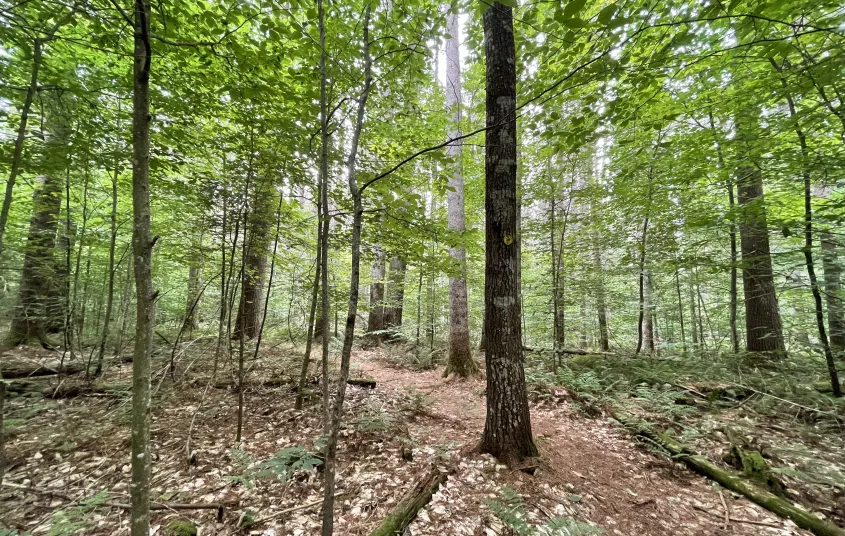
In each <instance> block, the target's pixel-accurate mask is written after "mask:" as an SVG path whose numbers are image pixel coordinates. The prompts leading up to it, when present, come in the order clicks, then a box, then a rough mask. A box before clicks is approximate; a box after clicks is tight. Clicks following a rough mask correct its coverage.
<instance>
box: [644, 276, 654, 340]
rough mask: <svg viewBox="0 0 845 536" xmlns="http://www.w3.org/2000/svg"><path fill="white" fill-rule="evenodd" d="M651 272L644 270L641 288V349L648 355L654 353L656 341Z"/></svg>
mask: <svg viewBox="0 0 845 536" xmlns="http://www.w3.org/2000/svg"><path fill="white" fill-rule="evenodd" d="M651 277H652V276H651V270H649V269H646V270H645V274H644V279H645V280H644V281H643V283H644V286H643V308H644V309H645V318H643V347H645V351H646V352H649V353H653V352H654V342H655V339H657V321H656V315H655V306H654V287H653V286H652V285H653V282H652V279H651Z"/></svg>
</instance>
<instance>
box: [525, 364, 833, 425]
mask: <svg viewBox="0 0 845 536" xmlns="http://www.w3.org/2000/svg"><path fill="white" fill-rule="evenodd" d="M550 367H551V365H550V363H549V362H548V359H537V358H532V356H531V354H529V358H528V359H527V361H526V380H527V381H528V384H529V391H530V392H531V393H532V394H533V395H534V396H537V397H543V396H551V393H552V391H551V389H550V387H552V386H555V385H559V386H563V387H565V388H566V389H567V390H569V391H571V392H572V393H573V394H575V395H577V398H579V399H581V400H583V401H585V402H588V403H592V404H599V405H600V404H604V403H615V404H620V403H621V404H625V405H631V404H635V405H636V406H638V407H640V408H642V409H644V410H646V411H648V412H653V413H655V414H657V415H659V416H662V417H663V418H665V419H667V420H669V421H674V420H677V418H679V417H683V416H684V415H686V414H689V413H694V412H702V411H704V412H718V411H723V410H728V409H731V408H739V407H745V408H747V409H749V410H752V411H754V412H755V413H758V414H760V415H764V416H773V417H777V416H782V415H784V414H789V415H790V416H791V418H792V419H795V420H798V421H800V422H803V423H805V424H812V425H816V424H819V425H830V426H836V427H838V426H839V425H841V423H842V421H843V419H845V399H836V398H834V397H833V396H832V395H831V394H830V393H829V392H828V390H827V389H825V388H824V387H825V386H827V385H829V382H827V383H825V380H826V368H825V364H824V362H823V360H822V359H821V358H819V357H817V356H814V355H806V354H803V355H802V354H797V355H794V356H790V357H789V358H785V359H781V360H779V361H776V362H763V363H761V362H760V361H759V359H754V358H752V357H750V356H746V355H732V354H731V355H720V354H708V355H694V356H681V355H665V356H664V355H661V356H612V357H606V356H601V355H586V356H575V357H574V358H571V359H566V360H564V362H563V363H562V364H561V365H559V366H558V369H557V372H551V371H550V370H549V369H550Z"/></svg>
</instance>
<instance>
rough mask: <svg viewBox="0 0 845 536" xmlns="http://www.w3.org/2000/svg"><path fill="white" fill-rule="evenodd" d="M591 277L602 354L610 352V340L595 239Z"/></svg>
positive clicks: (601, 273) (597, 247)
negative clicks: (593, 284)
mask: <svg viewBox="0 0 845 536" xmlns="http://www.w3.org/2000/svg"><path fill="white" fill-rule="evenodd" d="M593 271H594V274H593V276H594V277H595V278H596V284H595V289H596V311H597V313H598V321H599V349H600V350H601V351H602V352H608V351H610V340H609V338H608V334H607V305H606V304H605V295H604V267H603V266H602V260H601V248H600V246H599V244H598V239H597V237H595V236H594V237H593Z"/></svg>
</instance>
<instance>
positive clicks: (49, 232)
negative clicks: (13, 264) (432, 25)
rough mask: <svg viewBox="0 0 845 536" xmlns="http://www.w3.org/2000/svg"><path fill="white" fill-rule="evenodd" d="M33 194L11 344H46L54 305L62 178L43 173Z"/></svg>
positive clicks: (9, 337)
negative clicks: (53, 289)
mask: <svg viewBox="0 0 845 536" xmlns="http://www.w3.org/2000/svg"><path fill="white" fill-rule="evenodd" d="M40 181H41V187H40V188H39V189H38V190H37V191H36V193H35V199H34V202H33V209H32V219H31V220H30V223H29V236H28V238H27V241H26V249H25V250H24V261H23V271H22V272H21V282H20V291H19V295H18V306H17V307H16V308H15V311H14V313H13V317H12V325H11V327H10V329H9V334H8V342H9V344H10V345H12V346H17V345H19V344H26V343H28V342H30V341H31V340H37V341H38V342H40V343H41V344H42V345H48V343H47V340H46V334H47V327H48V324H49V322H50V320H51V319H52V318H53V313H54V312H55V307H53V305H54V304H53V303H51V302H52V301H53V300H54V299H55V296H53V295H52V293H51V291H50V290H51V287H52V286H53V285H54V278H55V277H56V261H55V259H54V257H53V253H54V249H55V247H56V231H57V229H58V223H59V221H58V220H59V210H60V206H61V200H62V181H61V180H59V179H57V178H55V177H53V176H46V177H42V178H40Z"/></svg>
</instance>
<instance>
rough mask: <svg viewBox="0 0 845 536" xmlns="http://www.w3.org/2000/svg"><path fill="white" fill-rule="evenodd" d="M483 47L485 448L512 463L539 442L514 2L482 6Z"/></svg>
mask: <svg viewBox="0 0 845 536" xmlns="http://www.w3.org/2000/svg"><path fill="white" fill-rule="evenodd" d="M484 45H485V53H486V60H487V62H486V63H487V66H486V69H487V73H486V88H487V96H486V111H487V131H486V141H485V148H486V155H485V160H484V175H485V181H486V191H485V216H486V217H485V220H486V222H485V227H486V238H485V244H486V262H485V283H484V301H485V311H484V314H485V320H486V323H487V351H486V353H485V361H486V364H487V418H486V421H485V425H484V433H483V435H482V439H481V445H480V448H481V451H482V452H487V453H490V454H492V455H493V456H495V457H497V458H498V459H499V460H501V461H503V462H504V463H507V464H509V465H515V464H517V463H519V462H520V461H521V460H522V459H524V458H526V457H530V456H534V455H536V453H537V448H536V447H535V446H534V441H533V438H532V434H531V418H530V414H529V411H528V396H527V392H526V388H525V371H524V355H523V349H522V324H521V319H522V311H521V308H520V303H519V273H520V266H519V254H518V250H519V248H520V240H519V236H518V235H517V218H518V217H519V209H518V206H517V205H518V200H517V160H516V57H515V47H514V33H513V10H512V9H511V8H509V7H506V6H504V5H502V4H500V3H498V2H495V3H493V4H492V5H491V6H490V7H489V8H488V9H487V11H485V13H484Z"/></svg>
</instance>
